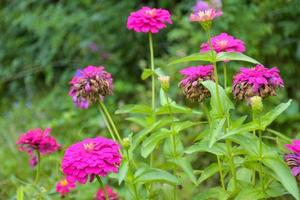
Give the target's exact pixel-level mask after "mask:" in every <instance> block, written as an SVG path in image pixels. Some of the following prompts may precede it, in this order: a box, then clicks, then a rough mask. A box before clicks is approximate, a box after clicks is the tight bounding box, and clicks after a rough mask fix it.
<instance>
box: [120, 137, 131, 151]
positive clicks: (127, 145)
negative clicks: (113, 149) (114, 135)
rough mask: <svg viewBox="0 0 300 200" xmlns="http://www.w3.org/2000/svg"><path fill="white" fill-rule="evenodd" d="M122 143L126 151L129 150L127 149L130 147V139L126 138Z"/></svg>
mask: <svg viewBox="0 0 300 200" xmlns="http://www.w3.org/2000/svg"><path fill="white" fill-rule="evenodd" d="M122 143H123V147H124V148H125V149H127V148H129V147H130V140H129V138H128V137H126V138H124V139H123V141H122Z"/></svg>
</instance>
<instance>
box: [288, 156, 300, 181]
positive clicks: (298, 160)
mask: <svg viewBox="0 0 300 200" xmlns="http://www.w3.org/2000/svg"><path fill="white" fill-rule="evenodd" d="M284 161H285V162H286V164H287V165H288V166H289V167H290V169H291V172H292V174H293V176H295V177H296V178H297V180H298V181H300V157H299V155H297V154H286V155H285V156H284Z"/></svg>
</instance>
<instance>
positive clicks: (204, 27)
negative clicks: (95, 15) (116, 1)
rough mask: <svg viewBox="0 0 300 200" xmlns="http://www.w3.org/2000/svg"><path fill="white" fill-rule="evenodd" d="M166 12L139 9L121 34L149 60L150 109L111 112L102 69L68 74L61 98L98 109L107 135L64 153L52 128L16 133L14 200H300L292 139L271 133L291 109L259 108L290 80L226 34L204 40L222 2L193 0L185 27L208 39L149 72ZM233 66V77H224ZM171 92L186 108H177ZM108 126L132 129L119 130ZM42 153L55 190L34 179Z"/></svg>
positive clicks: (110, 85) (167, 24) (108, 78)
mask: <svg viewBox="0 0 300 200" xmlns="http://www.w3.org/2000/svg"><path fill="white" fill-rule="evenodd" d="M171 13H172V12H171V11H168V10H166V9H164V8H152V7H147V6H145V7H141V8H139V9H138V10H137V11H132V12H131V13H130V15H129V16H128V19H127V29H129V30H130V31H133V32H135V34H139V35H141V37H145V38H147V39H148V42H147V43H145V44H142V45H143V46H144V51H147V52H149V59H148V66H149V67H147V68H145V69H144V70H143V72H142V74H141V79H142V80H143V81H144V82H145V85H146V87H147V88H148V89H149V91H151V92H150V93H151V99H149V100H148V104H141V103H136V104H130V105H120V106H119V108H118V109H117V110H115V112H110V110H111V109H108V106H109V105H107V104H106V101H107V99H109V98H110V97H112V96H113V95H114V94H115V93H114V81H115V79H114V77H113V76H112V75H111V73H110V72H109V66H94V65H92V64H91V65H88V66H82V67H81V68H79V69H77V71H74V76H73V77H72V78H70V82H69V84H70V89H69V92H68V91H66V93H67V92H68V94H69V96H70V99H71V100H72V101H73V103H74V110H75V109H82V113H85V112H87V111H88V109H90V108H91V107H97V108H98V111H99V115H101V120H102V122H103V123H104V124H105V127H103V129H105V130H106V131H107V132H108V137H106V136H103V135H98V136H96V137H88V136H87V137H84V138H82V139H81V140H80V141H73V143H70V144H68V145H65V146H63V145H61V144H60V142H59V141H58V139H55V138H54V136H52V135H51V133H52V131H51V127H42V128H36V127H32V129H30V130H28V131H26V130H24V132H25V133H23V134H21V135H20V137H19V138H18V140H17V141H16V145H17V148H18V149H19V150H20V151H23V152H26V153H27V154H28V156H29V165H30V166H31V167H32V177H31V178H29V179H28V180H26V181H24V182H21V183H20V185H19V187H18V188H17V189H16V196H15V198H16V199H18V200H22V199H59V198H64V199H68V198H70V199H76V197H74V196H71V195H72V193H73V192H74V191H76V190H84V189H85V188H88V187H89V185H97V187H98V190H97V192H96V193H95V194H94V195H93V198H94V199H96V200H117V199H136V200H141V199H155V200H156V199H166V200H169V199H171V200H177V199H197V200H198V199H199V200H200V199H220V200H221V199H222V200H226V199H238V200H255V199H276V198H277V199H285V198H291V199H300V196H299V191H298V186H297V181H298V180H300V157H299V156H300V140H296V139H295V140H292V139H290V138H289V137H287V136H285V135H284V134H283V133H281V132H279V131H277V130H274V129H272V128H270V125H271V124H272V122H273V121H274V120H276V118H277V117H278V116H279V115H281V114H282V113H283V112H284V111H285V110H286V109H287V108H288V107H289V106H290V105H291V102H292V101H291V100H289V101H287V102H281V103H279V104H278V105H276V106H274V107H270V106H266V105H265V104H266V103H265V102H267V101H266V99H268V98H270V96H275V97H273V98H276V95H277V93H281V92H282V91H284V86H285V84H289V81H288V80H286V81H285V82H284V80H283V79H282V78H281V75H280V71H279V69H278V68H277V67H267V66H264V64H263V63H260V61H259V60H256V59H254V58H251V57H249V56H247V55H246V54H247V53H246V52H247V51H246V50H247V44H246V43H245V42H243V40H242V39H238V35H235V36H232V35H231V34H230V30H224V31H223V32H220V33H218V34H216V35H212V30H213V29H214V25H215V24H216V23H222V14H223V13H222V9H221V5H220V1H211V2H204V1H198V3H197V4H196V5H195V6H194V7H193V11H192V13H191V14H190V17H189V22H187V23H192V24H193V26H195V27H197V30H198V31H197V32H196V33H194V34H196V35H205V37H206V39H205V41H202V44H201V45H200V48H199V50H198V52H195V53H194V54H192V55H189V56H184V57H178V58H170V62H169V64H168V65H167V66H165V68H167V69H168V70H164V69H165V68H164V69H163V68H159V67H156V62H155V61H156V58H155V50H156V49H157V47H156V45H155V40H156V37H157V35H159V34H162V33H163V32H162V30H163V29H165V28H169V29H172V25H173V24H174V22H173V20H172V18H173V17H176V16H172V15H171ZM124 26H125V25H124ZM115 34H117V33H115ZM236 37H237V38H236ZM184 42H185V41H182V43H184ZM191 63H192V64H191ZM233 63H235V64H236V63H238V65H240V69H238V70H236V72H235V74H234V75H233V76H232V77H230V73H228V69H230V68H231V66H232V64H233ZM174 66H180V67H181V70H179V71H176V72H175V73H179V74H180V76H181V78H182V79H181V80H180V81H179V82H176V81H175V79H174V78H173V77H172V76H171V75H169V74H167V71H170V70H171V71H172V70H173V69H174V70H175V68H174ZM231 79H232V82H231V81H230V80H231ZM171 89H172V90H175V91H176V93H177V94H179V95H181V96H182V98H184V99H185V100H184V102H187V103H186V104H182V103H178V102H176V101H175V100H174V99H175V98H173V97H172V94H173V93H171V92H170V90H171ZM189 103H193V104H196V105H197V106H196V107H189V106H188V105H189ZM244 105H246V106H247V109H246V110H242V112H241V110H239V107H241V106H244ZM116 118H121V120H122V121H123V123H126V124H128V127H129V126H134V127H136V129H135V130H137V131H134V130H124V129H126V127H124V126H122V127H120V126H119V124H118V123H116ZM88 128H92V127H88ZM190 133H192V134H190ZM83 135H84V134H83ZM186 138H191V139H190V140H189V141H193V142H187V140H186ZM278 146H281V147H284V148H278ZM60 152H61V153H60ZM49 154H58V155H59V156H60V162H59V164H58V166H56V167H53V169H52V168H51V167H50V169H49V170H57V168H58V169H59V170H57V172H58V174H59V175H58V176H59V177H60V180H53V185H55V189H54V187H52V188H47V187H44V186H43V181H41V180H42V179H43V178H46V177H44V176H42V175H41V174H43V172H42V171H41V169H43V168H41V166H42V165H47V159H45V158H47V157H48V156H49ZM195 155H201V156H195ZM206 157H209V158H210V159H209V163H207V165H206V166H204V167H201V168H197V165H196V164H195V163H197V159H202V158H203V160H204V159H205V158H206ZM195 158H196V159H195ZM209 179H212V180H214V181H213V182H212V183H211V182H207V181H209ZM51 181H52V180H51ZM207 183H210V184H207ZM82 185H84V186H85V188H80V187H81V186H82ZM201 188H205V189H201ZM199 191H201V192H199ZM81 198H82V197H81ZM0 199H1V198H0Z"/></svg>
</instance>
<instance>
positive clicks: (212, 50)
mask: <svg viewBox="0 0 300 200" xmlns="http://www.w3.org/2000/svg"><path fill="white" fill-rule="evenodd" d="M206 33H207V38H208V43H209V46H210V52H211V57H212V63H213V66H214V77H215V81H216V96H217V104H218V109H219V111H221V112H223V110H222V104H221V100H220V92H219V77H218V69H217V63H216V56H215V53H214V49H213V46H212V43H211V36H210V30H207V31H206Z"/></svg>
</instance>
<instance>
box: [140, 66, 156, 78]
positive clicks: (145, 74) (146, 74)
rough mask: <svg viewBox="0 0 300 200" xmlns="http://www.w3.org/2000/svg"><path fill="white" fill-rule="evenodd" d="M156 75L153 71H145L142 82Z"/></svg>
mask: <svg viewBox="0 0 300 200" xmlns="http://www.w3.org/2000/svg"><path fill="white" fill-rule="evenodd" d="M153 74H154V73H153V71H152V70H151V69H144V71H143V73H142V75H141V79H142V80H146V79H147V78H149V77H150V76H152V75H153Z"/></svg>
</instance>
